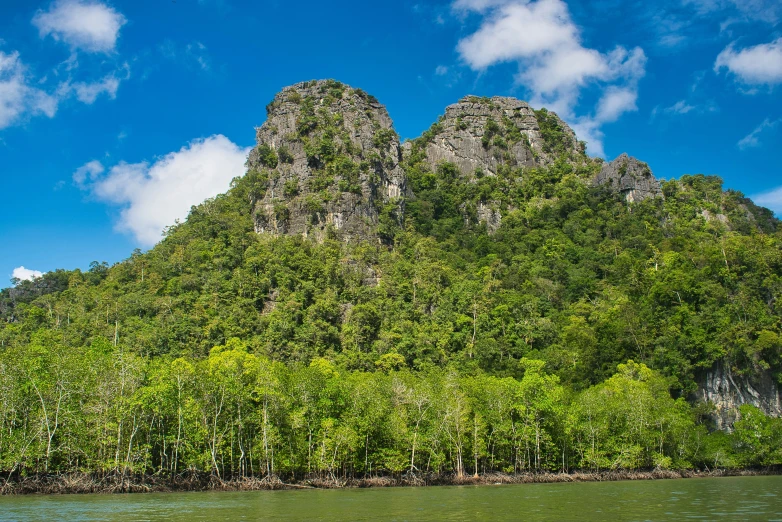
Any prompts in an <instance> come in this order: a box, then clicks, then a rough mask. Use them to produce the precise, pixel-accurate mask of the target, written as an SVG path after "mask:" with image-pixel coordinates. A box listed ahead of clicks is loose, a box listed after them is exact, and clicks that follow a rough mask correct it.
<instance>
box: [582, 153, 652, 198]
mask: <svg viewBox="0 0 782 522" xmlns="http://www.w3.org/2000/svg"><path fill="white" fill-rule="evenodd" d="M595 184H596V185H602V186H607V187H608V188H610V189H611V190H614V191H616V192H619V193H621V194H623V195H624V196H625V198H626V199H627V201H628V202H630V203H632V202H633V201H642V200H644V199H647V198H653V197H656V196H662V193H663V192H662V189H661V188H660V182H659V181H657V179H656V178H655V177H654V175H652V171H651V169H650V168H649V165H647V164H646V163H643V162H641V161H638V160H637V159H635V158H633V157H631V156H628V155H627V154H621V155H620V156H619V157H618V158H616V159H615V160H614V161H612V162H610V163H606V164H605V165H603V169H602V170H601V171H600V173H599V174H598V175H597V178H595Z"/></svg>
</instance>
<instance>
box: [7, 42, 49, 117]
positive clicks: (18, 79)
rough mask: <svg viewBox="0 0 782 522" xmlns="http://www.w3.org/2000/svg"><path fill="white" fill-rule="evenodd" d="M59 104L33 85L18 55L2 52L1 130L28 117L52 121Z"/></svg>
mask: <svg viewBox="0 0 782 522" xmlns="http://www.w3.org/2000/svg"><path fill="white" fill-rule="evenodd" d="M57 104H58V100H57V98H56V97H54V96H51V95H49V94H47V93H46V92H44V91H42V90H41V89H39V88H37V87H35V86H34V85H32V82H31V81H30V79H29V78H28V77H27V74H26V68H25V66H24V64H23V63H22V61H21V60H20V59H19V53H18V52H12V53H10V54H7V53H4V52H3V51H0V129H4V128H6V127H9V126H11V125H13V124H15V123H18V122H19V121H21V120H22V119H23V118H24V117H25V116H27V115H37V114H44V115H46V116H48V117H50V118H51V117H53V116H54V114H55V113H56V112H57Z"/></svg>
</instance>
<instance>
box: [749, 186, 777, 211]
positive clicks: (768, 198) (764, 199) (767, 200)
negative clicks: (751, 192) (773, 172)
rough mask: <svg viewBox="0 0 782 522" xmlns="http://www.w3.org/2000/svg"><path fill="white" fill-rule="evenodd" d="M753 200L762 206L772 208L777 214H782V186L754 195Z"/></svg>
mask: <svg viewBox="0 0 782 522" xmlns="http://www.w3.org/2000/svg"><path fill="white" fill-rule="evenodd" d="M752 201H754V202H755V204H757V205H760V206H762V207H766V208H768V209H771V210H772V211H773V212H774V213H775V214H776V215H778V216H779V215H782V187H778V188H775V189H773V190H769V191H768V192H763V193H761V194H758V195H756V196H752Z"/></svg>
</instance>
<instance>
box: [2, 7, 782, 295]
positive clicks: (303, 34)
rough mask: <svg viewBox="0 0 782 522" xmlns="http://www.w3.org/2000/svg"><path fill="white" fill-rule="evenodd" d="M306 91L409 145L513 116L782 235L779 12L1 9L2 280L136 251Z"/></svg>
mask: <svg viewBox="0 0 782 522" xmlns="http://www.w3.org/2000/svg"><path fill="white" fill-rule="evenodd" d="M317 78H335V79H338V80H340V81H343V82H345V83H348V84H350V85H352V86H354V87H360V88H362V89H364V90H366V91H368V92H369V93H371V94H374V95H375V96H376V97H377V98H378V99H379V100H380V101H381V102H382V103H384V104H385V105H386V107H387V108H388V110H389V112H390V114H391V117H392V118H393V120H394V122H395V126H396V129H397V131H398V132H399V134H400V135H401V136H402V138H414V137H416V136H418V135H419V134H420V133H421V132H422V131H424V130H425V129H426V128H428V127H429V125H430V124H431V123H432V122H434V121H435V120H436V118H437V116H438V115H439V114H441V113H442V112H443V110H444V108H445V107H446V106H447V105H448V104H451V103H454V102H455V101H457V100H458V99H459V98H461V97H462V96H465V95H467V94H476V95H487V96H491V95H506V96H516V97H519V98H521V99H525V100H528V101H530V102H531V103H532V104H533V105H535V106H547V107H550V108H553V109H554V110H556V111H557V112H558V114H560V116H562V117H563V118H564V119H566V120H567V121H568V122H569V123H570V124H571V125H572V126H573V127H574V129H576V131H577V133H578V134H579V136H580V137H581V138H582V139H586V140H587V141H588V142H589V151H590V153H592V154H593V155H602V156H605V157H607V158H608V159H611V158H613V157H615V156H617V155H619V154H620V153H622V152H628V153H629V154H631V155H633V156H636V157H638V158H640V159H642V160H644V161H646V162H648V163H649V164H650V165H651V167H652V169H653V171H654V172H655V174H656V175H657V176H658V177H663V178H673V177H678V176H681V175H682V174H688V173H689V174H694V173H704V174H717V175H720V176H721V177H722V178H723V179H724V180H725V186H726V187H729V188H734V189H737V190H741V191H742V192H744V193H745V194H748V195H751V196H757V199H758V200H759V201H760V202H761V203H763V204H764V205H766V206H768V207H769V208H772V209H773V210H775V211H776V212H777V213H778V214H782V169H781V168H780V162H779V151H780V146H781V145H782V96H780V94H781V93H782V85H780V84H782V2H779V1H778V0H668V1H665V2H640V1H634V0H632V1H631V0H598V1H594V0H593V1H589V2H587V1H583V2H577V1H575V0H570V1H565V0H532V1H525V0H451V1H439V2H423V1H420V0H418V1H406V0H389V1H386V2H368V1H366V0H362V1H344V2H343V1H334V2H309V1H304V0H300V1H298V2H295V3H293V2H283V1H278V0H271V1H255V2H241V1H239V0H175V1H172V0H155V1H154V2H153V1H144V0H136V1H121V0H112V1H103V0H57V1H55V2H46V1H42V2H37V1H35V0H25V1H17V0H10V1H8V0H7V1H5V2H2V3H0V180H1V181H2V187H3V195H4V197H3V205H2V206H0V242H1V243H0V244H2V248H1V249H0V281H6V280H7V279H3V278H6V277H7V278H9V279H10V277H11V276H12V274H14V273H15V274H16V275H17V276H19V277H29V276H31V275H33V274H35V271H39V272H45V271H48V270H53V269H55V268H75V267H81V268H86V267H87V266H88V265H89V263H90V262H91V261H93V260H99V261H103V260H106V261H109V262H110V263H111V262H115V261H118V260H121V259H124V258H125V257H127V256H128V255H129V254H130V253H131V251H132V250H133V249H134V248H142V249H144V248H148V247H149V246H150V245H151V244H153V243H154V242H155V241H156V240H157V239H158V238H159V237H160V232H161V231H162V229H163V228H164V227H165V226H167V225H170V224H172V223H173V222H174V220H175V219H182V218H184V217H185V216H186V214H187V209H189V207H190V205H193V204H196V203H199V202H200V201H201V200H203V199H204V198H206V197H209V196H213V195H215V194H217V193H220V192H223V191H225V190H226V189H227V187H228V182H229V180H230V179H231V178H232V177H233V176H235V175H240V174H241V173H242V170H243V169H242V166H243V163H244V157H245V155H246V152H247V148H248V147H250V146H252V145H253V143H254V130H253V128H254V127H256V126H259V125H261V124H262V123H263V121H264V119H265V106H266V104H267V103H268V102H269V101H271V99H272V98H273V96H274V94H275V93H276V92H277V91H279V90H280V89H281V88H282V87H284V86H286V85H289V84H292V83H296V82H299V81H303V80H308V79H317ZM20 267H25V270H21V268H20ZM5 284H6V283H4V282H0V286H4V285H5Z"/></svg>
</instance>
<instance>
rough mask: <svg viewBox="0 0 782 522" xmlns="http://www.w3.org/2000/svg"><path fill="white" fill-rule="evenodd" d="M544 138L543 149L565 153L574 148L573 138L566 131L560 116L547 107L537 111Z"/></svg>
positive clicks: (555, 152) (552, 152)
mask: <svg viewBox="0 0 782 522" xmlns="http://www.w3.org/2000/svg"><path fill="white" fill-rule="evenodd" d="M535 117H536V118H537V120H538V126H539V127H540V135H541V137H542V138H543V150H544V151H546V152H548V153H550V154H556V155H560V154H564V153H566V152H568V151H569V150H571V149H572V148H573V139H572V137H570V136H569V135H567V134H566V133H565V129H564V128H563V127H562V125H561V123H560V121H559V118H557V116H556V115H555V114H553V113H550V112H548V111H547V110H546V109H540V110H537V111H535Z"/></svg>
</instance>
